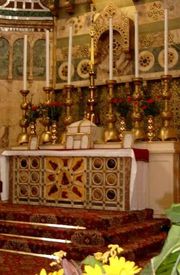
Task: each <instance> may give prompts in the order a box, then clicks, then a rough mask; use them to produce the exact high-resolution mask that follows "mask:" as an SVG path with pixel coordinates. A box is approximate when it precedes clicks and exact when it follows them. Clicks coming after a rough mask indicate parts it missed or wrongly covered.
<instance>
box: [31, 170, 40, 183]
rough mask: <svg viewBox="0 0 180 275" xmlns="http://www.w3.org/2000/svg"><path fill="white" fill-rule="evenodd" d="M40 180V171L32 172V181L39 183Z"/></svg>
mask: <svg viewBox="0 0 180 275" xmlns="http://www.w3.org/2000/svg"><path fill="white" fill-rule="evenodd" d="M39 181H40V179H39V173H38V172H32V173H31V182H35V183H38V182H39Z"/></svg>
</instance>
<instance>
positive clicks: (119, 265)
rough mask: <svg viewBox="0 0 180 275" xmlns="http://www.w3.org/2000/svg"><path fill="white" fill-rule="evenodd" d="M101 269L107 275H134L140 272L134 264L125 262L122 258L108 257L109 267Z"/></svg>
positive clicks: (104, 266) (105, 266)
mask: <svg viewBox="0 0 180 275" xmlns="http://www.w3.org/2000/svg"><path fill="white" fill-rule="evenodd" d="M103 269H104V270H105V272H106V274H108V275H134V274H137V273H139V272H140V270H141V268H139V267H137V266H135V263H134V262H130V261H126V260H125V258H124V257H120V258H118V257H110V258H109V265H103Z"/></svg>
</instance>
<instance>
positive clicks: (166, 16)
mask: <svg viewBox="0 0 180 275" xmlns="http://www.w3.org/2000/svg"><path fill="white" fill-rule="evenodd" d="M165 4H166V3H165ZM164 74H165V75H167V74H168V9H167V7H166V5H165V9H164Z"/></svg>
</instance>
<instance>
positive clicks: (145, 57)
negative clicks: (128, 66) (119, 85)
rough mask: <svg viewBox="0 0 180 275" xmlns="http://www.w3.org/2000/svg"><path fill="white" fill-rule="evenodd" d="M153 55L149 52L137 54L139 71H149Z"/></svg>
mask: <svg viewBox="0 0 180 275" xmlns="http://www.w3.org/2000/svg"><path fill="white" fill-rule="evenodd" d="M154 62H155V58H154V55H153V54H152V53H151V52H149V51H142V52H141V53H140V54H139V65H140V66H139V69H140V70H141V71H142V72H147V71H149V70H150V69H151V68H152V67H153V66H154Z"/></svg>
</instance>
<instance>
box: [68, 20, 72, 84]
mask: <svg viewBox="0 0 180 275" xmlns="http://www.w3.org/2000/svg"><path fill="white" fill-rule="evenodd" d="M71 60H72V26H71V25H70V26H69V47H68V77H67V79H68V81H67V82H68V85H70V84H71Z"/></svg>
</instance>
